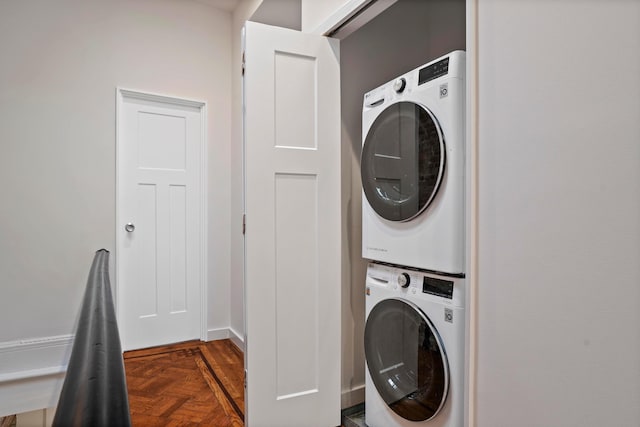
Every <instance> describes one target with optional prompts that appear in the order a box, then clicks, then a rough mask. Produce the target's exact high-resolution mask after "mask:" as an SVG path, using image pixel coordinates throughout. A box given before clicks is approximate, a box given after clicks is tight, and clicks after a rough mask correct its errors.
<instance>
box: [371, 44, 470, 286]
mask: <svg viewBox="0 0 640 427" xmlns="http://www.w3.org/2000/svg"><path fill="white" fill-rule="evenodd" d="M464 75H465V53H464V52H463V51H454V52H451V53H449V54H448V55H445V56H442V57H440V58H438V59H436V60H435V61H432V62H430V63H428V64H426V65H423V66H422V67H419V68H416V69H415V70H412V71H410V72H408V73H406V74H404V75H402V76H400V77H398V78H397V79H395V80H393V81H391V82H389V83H387V84H384V85H382V86H380V87H378V88H377V89H374V90H372V91H370V92H368V93H367V94H365V96H364V105H363V113H362V127H363V131H362V135H363V144H362V157H361V176H362V189H363V191H362V256H363V257H364V258H367V259H370V260H376V261H382V262H388V263H392V264H396V265H402V266H410V267H415V268H420V269H426V270H430V271H434V272H441V273H447V274H452V275H460V276H462V275H464V270H465V269H464V261H465V250H464V248H465V246H464V242H465V222H464V218H465V173H464V170H465V160H464V159H465V142H464V134H465V126H464V115H465V107H464V105H465V79H464Z"/></svg>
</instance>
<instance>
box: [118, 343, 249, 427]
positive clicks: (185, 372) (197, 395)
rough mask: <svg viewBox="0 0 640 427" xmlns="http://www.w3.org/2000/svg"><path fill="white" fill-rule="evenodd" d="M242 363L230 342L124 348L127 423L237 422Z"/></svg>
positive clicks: (237, 426)
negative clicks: (128, 417)
mask: <svg viewBox="0 0 640 427" xmlns="http://www.w3.org/2000/svg"><path fill="white" fill-rule="evenodd" d="M243 363H244V361H243V355H242V352H241V351H240V350H239V349H238V348H237V347H236V346H235V345H234V344H233V343H232V342H231V341H230V340H220V341H211V342H207V343H204V342H201V341H190V342H186V343H180V344H174V345H170V346H164V347H155V348H150V349H144V350H135V351H128V352H125V353H124V365H125V371H126V376H127V388H128V392H129V406H130V410H131V422H132V424H133V426H134V427H135V426H140V427H153V426H158V427H159V426H171V427H178V426H216V427H227V426H230V427H241V426H243V425H244V421H243V420H244V368H243Z"/></svg>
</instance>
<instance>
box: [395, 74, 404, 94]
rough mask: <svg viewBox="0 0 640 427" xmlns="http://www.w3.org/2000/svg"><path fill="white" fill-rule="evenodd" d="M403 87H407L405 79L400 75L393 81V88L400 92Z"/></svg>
mask: <svg viewBox="0 0 640 427" xmlns="http://www.w3.org/2000/svg"><path fill="white" fill-rule="evenodd" d="M405 87H407V81H406V80H405V78H404V77H400V78H399V79H397V80H396V81H395V82H393V90H395V91H396V92H398V93H400V92H402V91H403V90H404V88H405Z"/></svg>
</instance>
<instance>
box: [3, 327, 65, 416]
mask: <svg viewBox="0 0 640 427" xmlns="http://www.w3.org/2000/svg"><path fill="white" fill-rule="evenodd" d="M72 346H73V335H60V336H53V337H44V338H35V339H25V340H19V341H10V342H3V343H0V417H1V416H5V415H12V414H18V413H22V412H29V411H35V410H38V409H43V408H51V407H55V406H57V404H58V397H59V395H60V390H61V389H62V383H63V382H64V376H65V372H66V369H67V363H68V362H69V357H70V356H71V348H72Z"/></svg>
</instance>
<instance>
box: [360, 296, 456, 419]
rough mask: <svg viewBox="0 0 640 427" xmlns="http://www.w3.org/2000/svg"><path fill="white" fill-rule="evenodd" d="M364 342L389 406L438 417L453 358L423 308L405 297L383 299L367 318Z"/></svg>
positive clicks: (409, 416) (421, 416)
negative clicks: (447, 352)
mask: <svg viewBox="0 0 640 427" xmlns="http://www.w3.org/2000/svg"><path fill="white" fill-rule="evenodd" d="M364 345H365V357H366V360H367V367H368V369H369V374H370V375H371V379H372V381H373V383H374V384H375V386H376V389H377V390H378V393H379V394H380V397H382V399H383V400H384V401H385V402H386V404H387V405H388V406H389V408H391V409H392V410H393V411H394V412H395V413H396V414H398V415H399V416H401V417H403V418H405V419H407V420H411V421H426V420H430V419H431V418H433V417H435V416H436V414H437V413H438V412H439V411H440V409H441V408H442V406H443V405H444V402H445V400H446V398H447V393H448V391H449V364H448V362H447V356H446V353H445V350H444V346H443V344H442V340H441V339H440V335H439V334H438V331H437V330H436V329H435V327H434V326H433V324H432V323H431V321H430V320H429V318H428V317H427V316H426V315H425V314H424V313H423V312H422V310H420V309H419V308H418V307H417V306H415V305H414V304H412V303H410V302H407V301H403V300H398V299H387V300H383V301H381V302H380V303H378V304H377V305H376V306H375V307H373V309H372V310H371V312H370V314H369V316H368V318H367V323H366V326H365V331H364Z"/></svg>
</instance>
